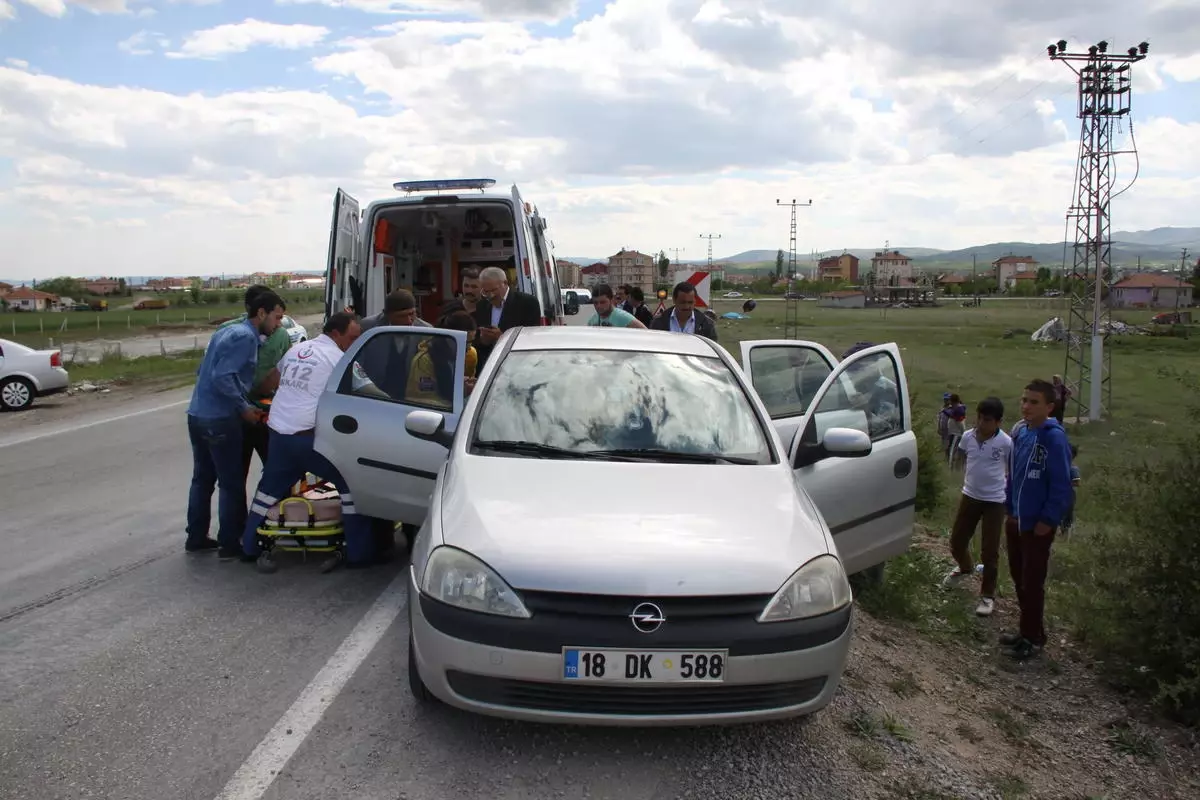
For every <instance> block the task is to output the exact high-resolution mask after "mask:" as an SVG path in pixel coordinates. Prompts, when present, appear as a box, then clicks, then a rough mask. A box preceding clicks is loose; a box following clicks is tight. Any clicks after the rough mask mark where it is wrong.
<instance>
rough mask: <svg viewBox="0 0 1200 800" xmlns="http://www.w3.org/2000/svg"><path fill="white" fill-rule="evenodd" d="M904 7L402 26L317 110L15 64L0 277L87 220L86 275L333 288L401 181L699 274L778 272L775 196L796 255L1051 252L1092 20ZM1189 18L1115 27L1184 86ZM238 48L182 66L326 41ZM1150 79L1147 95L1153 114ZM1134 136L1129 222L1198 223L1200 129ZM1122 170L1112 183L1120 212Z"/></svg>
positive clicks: (1066, 6)
mask: <svg viewBox="0 0 1200 800" xmlns="http://www.w3.org/2000/svg"><path fill="white" fill-rule="evenodd" d="M0 1H2V0H0ZM321 1H323V0H313V2H321ZM1097 2H1098V3H1099V4H1100V5H1101V6H1103V7H1104V9H1107V11H1106V12H1105V13H1109V12H1111V13H1112V14H1113V15H1114V16H1111V17H1110V19H1112V20H1114V21H1115V20H1117V19H1118V17H1117V16H1115V14H1116V13H1117V12H1120V13H1125V12H1124V11H1121V10H1122V9H1125V8H1126V7H1125V6H1124V5H1122V4H1120V3H1118V2H1117V0H1090V2H1089V4H1088V7H1091V6H1092V5H1095V4H1096V3H1097ZM896 3H897V4H898V6H899V8H896V9H890V10H886V11H881V10H879V7H878V4H873V5H872V4H867V3H866V2H865V0H849V2H847V3H845V4H841V5H837V6H836V7H834V6H830V7H829V8H827V9H825V10H815V11H813V10H811V9H810V10H806V11H805V12H804V14H803V15H802V16H801V15H799V14H797V13H796V11H795V7H794V5H793V4H791V3H789V2H785V0H760V2H755V3H751V2H748V0H723V2H721V3H716V2H704V0H667V1H666V2H655V3H650V2H645V0H616V2H612V3H610V4H609V6H608V8H607V9H606V10H605V11H604V12H603V14H601V15H599V16H596V17H593V18H591V19H587V20H583V21H580V22H578V24H576V25H575V26H574V27H573V28H572V29H571V30H570V31H569V32H568V33H567V34H566V36H567V38H565V39H549V38H540V37H539V36H538V35H537V34H536V33H535V31H537V30H539V29H538V28H536V27H532V26H526V25H524V24H522V23H521V22H519V21H518V20H516V19H515V18H512V17H507V18H504V19H492V18H487V17H485V16H483V15H482V14H479V13H468V14H467V19H465V20H464V19H458V20H444V19H436V18H433V17H431V16H429V15H424V16H420V17H417V18H412V17H411V15H410V16H409V17H407V18H405V17H404V16H403V15H400V18H399V19H397V21H395V22H392V21H391V20H381V21H385V22H388V23H389V24H385V25H382V26H380V27H379V28H377V29H374V30H366V31H361V32H358V33H357V34H356V35H354V36H352V37H349V38H345V39H343V40H341V41H339V42H337V44H336V47H335V49H334V50H333V51H332V52H329V53H326V54H323V55H320V56H319V57H317V58H315V59H313V60H312V62H311V67H304V68H302V69H300V70H299V71H297V72H295V73H293V74H294V75H303V74H304V72H305V69H309V68H315V69H316V71H317V72H319V73H321V74H320V75H318V76H315V78H314V80H313V82H312V85H313V87H314V88H312V89H310V90H308V91H238V92H226V93H223V94H222V93H218V92H213V91H211V89H210V87H209V86H208V85H206V84H197V85H196V86H195V87H192V88H194V89H195V91H184V92H180V93H178V94H169V93H166V92H161V91H148V90H142V89H138V88H132V87H101V86H88V85H81V84H78V83H73V82H71V81H66V80H63V79H60V78H57V77H54V76H53V75H46V74H41V75H36V74H30V73H29V72H27V71H24V70H20V69H8V68H3V67H0V108H3V109H4V111H5V113H4V114H2V115H0V152H4V153H5V154H6V155H9V156H10V157H11V158H12V159H13V164H14V167H15V171H16V178H15V180H14V181H13V182H12V183H11V185H5V184H0V252H4V253H6V254H10V253H11V254H14V255H13V257H12V259H11V261H9V262H8V264H9V265H11V266H0V272H3V273H8V272H9V271H15V270H28V271H29V275H30V276H33V275H37V276H45V275H48V274H53V273H54V272H55V271H57V270H60V269H61V266H60V264H59V263H58V261H57V260H55V258H54V257H53V254H52V253H47V252H46V251H45V248H44V244H43V243H44V242H45V241H47V240H54V239H60V238H62V237H64V236H70V235H72V231H73V228H72V227H71V225H68V224H67V223H64V222H63V220H69V219H74V218H81V219H88V220H91V221H92V222H93V223H94V225H93V226H92V227H90V228H88V230H87V234H86V243H87V244H86V246H87V249H88V252H89V253H90V254H93V258H94V259H95V261H96V262H97V263H96V265H95V270H94V271H97V272H105V271H108V272H124V273H134V274H144V273H191V272H212V271H222V270H224V271H231V270H232V271H236V270H238V269H241V266H240V265H242V264H245V265H246V268H247V269H258V268H263V267H272V268H279V269H319V268H320V267H321V266H322V264H323V261H324V255H325V250H324V240H325V237H326V235H327V230H328V216H329V213H330V201H331V198H332V194H333V191H334V189H335V188H336V187H337V186H339V185H340V186H342V187H344V188H346V189H347V190H348V191H350V192H351V193H352V194H355V195H356V196H357V197H359V199H360V200H363V201H367V200H370V199H374V198H377V197H380V196H384V195H389V194H391V193H392V190H391V188H390V187H391V184H392V182H393V181H395V180H398V179H401V178H422V177H446V176H463V175H477V174H478V175H485V176H492V177H495V178H497V179H498V181H499V182H500V185H501V186H504V185H506V184H508V183H510V182H516V183H518V184H519V185H520V186H521V187H522V190H523V193H524V194H526V196H527V197H529V198H530V199H532V200H534V201H535V202H537V203H538V205H539V207H540V208H541V209H542V210H543V212H545V213H546V214H547V215H548V217H549V219H550V223H551V234H552V238H553V239H554V241H555V243H556V247H557V249H558V251H559V252H560V253H563V254H574V255H591V256H598V255H602V254H604V253H608V252H613V251H615V250H616V249H617V248H618V247H619V246H621V245H622V244H628V245H630V246H637V247H639V248H641V249H643V250H647V251H657V250H658V249H660V248H670V247H681V246H685V247H687V250H686V252H685V253H684V256H685V257H698V256H699V255H700V254H701V250H700V247H699V245H700V244H701V243H700V242H698V241H697V240H696V237H697V236H698V234H699V233H700V232H701V231H705V230H711V231H713V232H717V233H721V234H722V235H723V236H722V240H721V242H720V246H721V251H722V252H727V253H733V252H737V251H740V250H745V249H751V248H755V249H757V248H775V247H779V246H784V247H786V245H787V227H786V226H787V215H786V212H783V211H780V210H779V209H776V208H774V198H775V197H792V196H799V197H804V198H807V197H812V198H813V199H814V201H815V205H814V207H813V208H812V209H809V210H808V211H806V212H805V214H804V217H803V218H802V219H801V232H800V247H801V250H803V251H807V250H809V249H813V248H818V249H834V248H841V247H870V246H881V245H882V244H883V242H884V241H885V240H890V241H891V242H893V243H900V244H909V245H925V246H931V247H957V246H965V245H969V244H977V243H983V242H987V241H1014V240H1034V241H1055V240H1057V239H1058V238H1059V237H1061V236H1062V232H1063V219H1064V214H1065V211H1066V208H1067V205H1068V204H1069V202H1070V196H1071V190H1072V188H1073V187H1072V179H1073V172H1074V158H1075V154H1076V149H1077V148H1076V142H1075V137H1076V136H1077V132H1078V122H1077V121H1076V120H1075V118H1074V91H1075V89H1074V83H1073V78H1074V76H1073V75H1071V73H1070V72H1069V71H1068V70H1066V69H1065V68H1064V67H1063V66H1062V65H1060V64H1053V63H1050V62H1049V61H1048V60H1047V59H1046V57H1045V53H1044V45H1040V44H1038V43H1039V42H1041V40H1042V39H1051V38H1056V36H1053V35H1051V36H1047V35H1046V34H1045V31H1046V30H1050V31H1054V32H1055V33H1057V32H1058V31H1060V30H1061V31H1064V33H1066V32H1067V31H1070V30H1072V28H1073V27H1074V26H1075V25H1076V19H1075V16H1077V15H1079V14H1081V12H1079V9H1082V8H1083V7H1084V4H1083V3H1082V2H1081V0H1064V3H1062V4H1061V5H1062V6H1063V8H1062V9H1058V6H1057V5H1056V4H1047V3H1044V2H1034V0H1007V1H1006V2H998V3H996V4H994V5H995V6H996V8H992V7H991V6H988V7H987V8H982V7H981V8H980V9H976V10H974V11H971V12H970V13H971V14H973V15H974V16H967V14H968V12H967V11H964V10H963V9H964V8H966V7H963V6H961V4H951V3H949V2H948V1H946V2H943V0H937V2H935V3H934V6H936V8H934V9H932V10H930V11H928V12H926V11H921V12H920V13H914V12H913V11H912V9H913V8H915V7H916V6H915V3H914V0H896ZM294 4H295V3H294ZM326 4H330V5H337V3H333V2H332V0H329V2H326ZM342 5H344V6H349V5H355V6H356V7H360V8H363V7H366V6H371V7H372V9H373V10H378V11H387V10H393V11H394V10H395V9H396V8H397V7H398V6H399V5H401V4H399V3H396V2H385V1H384V0H377V1H376V2H374V3H372V0H349V2H347V3H343V4H342ZM422 5H423V6H425V7H426V8H425V10H427V11H428V10H437V9H433V8H432V7H434V6H437V7H438V8H440V9H442V10H446V9H448V8H449V5H450V3H449V0H425V1H424V2H423V3H422ZM453 5H454V8H455V9H456V10H458V11H463V10H466V11H467V12H471V10H472V9H474V10H475V11H476V12H478V11H479V9H480V8H481V7H482V5H481V4H480V5H472V4H471V3H469V2H460V3H454V4H453ZM569 5H570V4H569V3H562V2H560V3H553V2H546V3H538V2H535V1H533V0H530V2H525V3H522V4H519V5H518V6H514V7H516V8H520V9H523V11H524V12H525V13H532V12H533V11H536V10H538V9H543V10H545V13H557V14H562V13H565V12H564V9H565V8H567V7H568V6H569ZM1186 5H1187V3H1186V2H1166V1H1165V0H1159V1H1158V2H1150V3H1148V4H1144V6H1143V7H1141V10H1139V11H1136V13H1135V15H1134V16H1135V18H1134V19H1132V20H1131V21H1127V22H1124V23H1122V25H1121V27H1120V28H1119V29H1118V30H1130V31H1137V35H1138V37H1140V38H1147V39H1149V40H1150V41H1151V42H1152V43H1153V48H1152V50H1151V53H1152V56H1151V58H1152V59H1156V58H1157V59H1161V62H1158V63H1162V64H1163V65H1164V66H1163V71H1164V73H1165V74H1172V73H1171V72H1169V71H1168V69H1167V66H1166V65H1171V69H1175V70H1176V72H1178V71H1179V69H1180V67H1178V66H1177V65H1179V64H1186V63H1188V59H1191V58H1193V57H1195V56H1196V54H1197V52H1198V51H1200V45H1195V44H1192V42H1200V36H1198V35H1197V34H1200V19H1193V18H1192V17H1193V16H1194V15H1189V14H1187V13H1185V12H1186V7H1185V6H1186ZM385 7H386V8H385ZM872 8H874V9H875V13H876V14H877V15H878V16H879V17H880V18H879V19H875V18H873V17H871V16H870V14H869V13H868V12H870V10H871V9H872ZM956 9H957V10H956ZM1181 9H1183V11H1182V12H1181ZM934 12H938V13H944V14H947V15H949V17H948V18H949V22H943V21H939V19H938V18H937V14H935V13H934ZM166 13H167V12H164V15H165V14H166ZM1130 13H1132V12H1130ZM348 16H349V15H348ZM248 23H255V25H270V24H271V23H257V22H256V21H255V20H247V21H246V22H243V23H241V24H239V25H232V26H219V27H217V28H212V29H209V30H208V31H200V32H198V33H197V34H196V35H195V36H196V37H197V38H195V39H192V40H189V42H191V44H190V47H191V50H190V51H189V49H188V48H189V45H188V44H184V45H181V46H180V47H179V52H180V53H181V54H182V53H185V52H190V54H191V55H193V56H196V57H200V56H204V57H214V56H216V55H219V54H223V53H230V52H240V51H242V50H245V49H247V48H249V47H251V46H255V45H262V46H292V47H297V48H299V47H305V46H308V45H310V44H313V43H317V42H320V41H324V40H325V38H326V32H325V31H324V29H322V28H317V27H316V26H307V27H309V28H312V29H313V30H312V31H310V32H309V33H308V34H307V35H308V36H309V37H310V38H308V39H306V38H304V37H303V36H301V37H299V38H296V37H295V36H293V37H292V38H287V37H286V36H279V35H275V34H279V33H280V32H279V31H274V32H273V34H272V35H265V34H264V35H259V34H261V33H262V31H263V30H264V29H262V28H257V27H254V25H249V24H248ZM1105 24H1109V23H1105ZM955 26H957V27H955ZM163 27H164V28H165V23H164V25H163ZM275 27H285V28H290V27H292V26H275ZM979 27H983V28H986V29H987V36H986V37H984V36H983V35H982V34H978V33H976V29H977V28H979ZM1080 27H1082V26H1080ZM1101 27H1103V26H1101ZM1109 27H1115V24H1109ZM1084 30H1085V31H1086V30H1087V29H1086V28H1085V29H1084ZM317 31H320V35H317ZM218 32H219V33H218ZM1031 32H1032V33H1031ZM295 33H296V31H294V30H293V31H291V34H289V35H292V34H295ZM954 36H959V37H961V38H962V41H957V40H954V38H953V37H954ZM989 37H990V38H989ZM156 38H158V39H161V36H160V35H158V34H152V33H150V32H145V34H144V36H143V37H142V38H141V39H136V40H135V41H133V42H132V43H127V45H126V46H127V48H129V50H130V51H133V50H135V49H136V50H145V49H148V47H147V45H148V43H149V42H155V39H156ZM1071 38H1072V40H1073V42H1075V44H1073V47H1074V46H1076V44H1077V41H1078V40H1077V38H1076V37H1073V36H1072V37H1071ZM983 39H988V41H989V42H991V43H990V44H988V46H987V47H982V45H980V42H981V41H983ZM281 43H282V44H281ZM156 44H157V46H158V47H164V46H166V45H165V44H164V43H162V42H156ZM39 66H42V67H44V68H46V69H49V71H51V72H53V70H52V69H50V68H49V65H47V64H43V63H41V62H39ZM1152 66H1153V63H1151V62H1147V63H1145V64H1140V65H1138V66H1137V67H1136V68H1135V69H1137V70H1138V78H1137V81H1136V83H1137V86H1138V92H1139V93H1144V92H1146V91H1147V86H1148V85H1149V81H1148V78H1149V75H1150V73H1151V67H1152ZM214 74H216V73H215V72H214ZM1143 76H1146V79H1143ZM322 84H327V85H328V86H329V87H330V88H329V89H325V88H324V87H323V86H322ZM200 89H204V90H205V91H203V92H201V91H200ZM1163 91H1170V87H1167V86H1166V85H1165V84H1164V89H1163ZM331 93H332V94H331ZM351 98H353V99H351ZM1056 103H1057V105H1056ZM1138 107H1139V106H1138V104H1136V103H1135V108H1138ZM1135 117H1136V125H1137V128H1136V130H1137V143H1138V145H1139V147H1140V150H1141V161H1142V165H1141V166H1142V169H1141V175H1140V178H1139V180H1138V182H1137V184H1136V186H1135V187H1134V188H1133V189H1131V190H1130V191H1129V192H1128V193H1126V194H1124V195H1122V196H1121V198H1120V199H1119V200H1117V201H1116V203H1115V204H1114V225H1115V226H1116V228H1118V229H1121V228H1129V229H1132V228H1139V227H1140V228H1152V227H1158V226H1160V225H1171V224H1177V225H1187V224H1196V223H1195V220H1194V216H1193V215H1194V211H1193V209H1194V208H1195V207H1197V204H1198V203H1200V178H1198V177H1197V176H1198V175H1200V163H1197V159H1200V125H1197V124H1182V123H1180V122H1178V121H1176V120H1171V119H1168V118H1165V117H1160V118H1149V117H1143V116H1141V115H1140V114H1139V115H1135ZM1132 169H1133V165H1132V164H1131V163H1128V162H1127V161H1123V162H1121V164H1120V167H1119V171H1118V177H1117V184H1118V185H1119V186H1123V185H1124V184H1125V182H1126V181H1127V180H1128V177H1129V176H1130V175H1132ZM29 209H38V212H36V213H38V214H41V215H44V216H38V217H36V219H34V218H31V217H30V215H31V214H34V213H35V212H33V211H30V210H29ZM47 209H49V213H47ZM131 220H142V221H144V222H145V223H146V225H145V227H133V223H131ZM179 242H186V243H187V245H186V246H185V247H180V246H179ZM719 254H720V253H718V255H719ZM0 277H22V275H20V274H3V275H0Z"/></svg>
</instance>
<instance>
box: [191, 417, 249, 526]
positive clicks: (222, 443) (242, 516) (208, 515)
mask: <svg viewBox="0 0 1200 800" xmlns="http://www.w3.org/2000/svg"><path fill="white" fill-rule="evenodd" d="M188 438H189V439H190V440H191V443H192V486H191V489H190V491H189V492H188V511H187V543H188V544H189V545H198V544H200V543H201V542H203V541H204V540H205V539H207V538H208V528H209V524H210V523H211V522H212V496H213V490H214V489H216V488H217V487H218V486H219V487H220V494H219V496H218V499H217V517H218V532H217V542H218V543H219V544H220V545H221V547H223V548H229V549H234V548H236V547H237V542H238V534H239V533H240V532H241V530H242V526H243V525H245V523H246V476H245V475H244V474H243V473H242V420H241V419H239V418H238V417H227V418H223V419H197V418H196V417H193V416H191V415H190V414H189V415H188Z"/></svg>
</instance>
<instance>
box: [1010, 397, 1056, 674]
mask: <svg viewBox="0 0 1200 800" xmlns="http://www.w3.org/2000/svg"><path fill="white" fill-rule="evenodd" d="M1055 399H1056V396H1055V389H1054V384H1052V383H1050V382H1049V381H1043V380H1035V381H1030V383H1029V385H1028V386H1026V387H1025V392H1024V393H1023V394H1022V395H1021V417H1022V419H1023V420H1024V422H1025V425H1024V426H1021V428H1020V430H1019V431H1016V435H1015V436H1014V437H1013V446H1012V455H1011V456H1010V459H1009V467H1008V486H1007V488H1006V490H1005V504H1006V506H1007V510H1008V517H1009V524H1008V525H1007V526H1006V531H1005V533H1006V537H1005V538H1006V539H1007V543H1008V566H1009V570H1010V571H1011V572H1012V579H1013V584H1014V585H1015V586H1016V589H1017V603H1018V604H1019V605H1020V607H1021V628H1020V631H1019V632H1017V633H1006V634H1003V635H1001V637H1000V644H1001V645H1004V646H1006V647H1007V648H1009V649H1008V650H1007V651H1006V654H1007V655H1009V656H1012V657H1013V658H1015V659H1018V660H1025V659H1027V658H1031V657H1033V656H1036V655H1038V654H1039V653H1041V651H1042V648H1043V647H1044V646H1045V645H1046V628H1045V622H1044V611H1045V606H1046V571H1047V568H1048V567H1049V564H1050V545H1051V544H1053V542H1054V534H1055V533H1056V532H1057V530H1058V528H1059V526H1060V525H1062V521H1063V518H1064V517H1065V516H1066V514H1067V511H1068V509H1069V508H1070V506H1071V499H1072V495H1073V489H1072V486H1071V448H1070V444H1069V443H1068V442H1067V432H1066V431H1065V430H1064V429H1063V426H1062V425H1061V424H1059V422H1058V420H1056V419H1055V418H1054V416H1053V414H1054V402H1055Z"/></svg>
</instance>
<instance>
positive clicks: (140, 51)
mask: <svg viewBox="0 0 1200 800" xmlns="http://www.w3.org/2000/svg"><path fill="white" fill-rule="evenodd" d="M160 36H161V35H160V34H156V33H153V32H151V31H138V32H137V33H134V34H133V35H131V36H130V37H129V38H128V39H123V40H122V41H120V42H117V49H118V50H120V51H121V52H124V53H129V54H130V55H132V56H148V55H150V54H151V53H153V52H154V49H153V48H151V47H150V46H149V44H150V40H151V37H160ZM158 40H159V41H162V39H161V38H159V39H158Z"/></svg>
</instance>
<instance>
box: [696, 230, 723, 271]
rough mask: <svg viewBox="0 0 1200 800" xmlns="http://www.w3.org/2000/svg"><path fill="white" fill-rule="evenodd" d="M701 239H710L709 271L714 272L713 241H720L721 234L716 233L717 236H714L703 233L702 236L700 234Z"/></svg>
mask: <svg viewBox="0 0 1200 800" xmlns="http://www.w3.org/2000/svg"><path fill="white" fill-rule="evenodd" d="M700 238H701V239H708V269H709V271H710V272H711V271H712V243H713V239H720V238H721V234H719V233H716V234H713V233H702V234H700Z"/></svg>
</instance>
